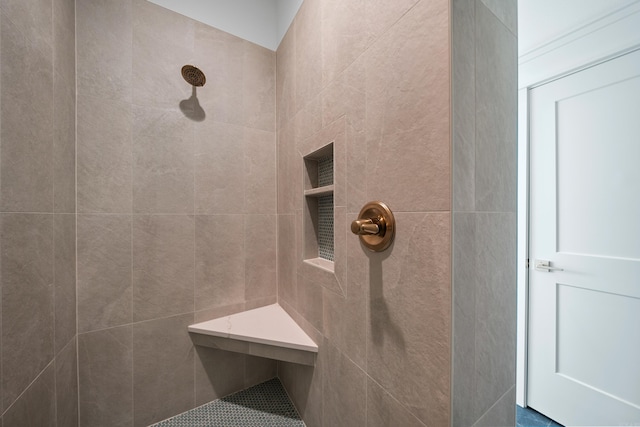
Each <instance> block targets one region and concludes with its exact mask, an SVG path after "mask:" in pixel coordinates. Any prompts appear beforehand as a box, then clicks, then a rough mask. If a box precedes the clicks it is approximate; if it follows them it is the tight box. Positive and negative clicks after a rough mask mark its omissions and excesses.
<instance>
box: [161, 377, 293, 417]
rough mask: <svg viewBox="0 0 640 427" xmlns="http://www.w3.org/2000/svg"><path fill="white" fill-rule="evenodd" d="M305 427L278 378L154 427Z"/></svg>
mask: <svg viewBox="0 0 640 427" xmlns="http://www.w3.org/2000/svg"><path fill="white" fill-rule="evenodd" d="M220 426H225V427H234V426H238V427H239V426H242V427H254V426H255V427H263V426H264V427H304V426H305V424H304V422H302V420H301V419H300V416H299V415H298V412H297V411H296V408H295V407H294V406H293V404H292V403H291V401H290V400H289V396H287V392H286V391H285V390H284V388H283V387H282V384H281V383H280V380H278V379H277V378H274V379H272V380H269V381H267V382H264V383H262V384H258V385H256V386H253V387H251V388H248V389H246V390H244V391H241V392H238V393H235V394H232V395H229V396H227V397H225V398H222V399H219V400H214V401H213V402H209V403H207V404H205V405H202V406H200V407H198V408H195V409H192V410H191V411H187V412H185V413H184V414H180V415H177V416H175V417H173V418H169V419H168V420H164V421H161V422H159V423H157V424H154V425H153V426H150V427H220Z"/></svg>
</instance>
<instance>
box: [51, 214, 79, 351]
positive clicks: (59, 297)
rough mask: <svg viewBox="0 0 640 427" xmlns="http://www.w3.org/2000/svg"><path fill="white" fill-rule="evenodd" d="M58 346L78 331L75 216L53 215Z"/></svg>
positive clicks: (60, 347)
mask: <svg viewBox="0 0 640 427" xmlns="http://www.w3.org/2000/svg"><path fill="white" fill-rule="evenodd" d="M53 250H54V279H53V280H54V295H55V350H56V353H57V352H59V351H61V350H62V348H63V347H64V346H66V345H67V344H68V343H69V341H70V340H71V339H72V338H73V337H74V336H75V335H76V333H77V332H76V216H75V215H71V214H55V215H53Z"/></svg>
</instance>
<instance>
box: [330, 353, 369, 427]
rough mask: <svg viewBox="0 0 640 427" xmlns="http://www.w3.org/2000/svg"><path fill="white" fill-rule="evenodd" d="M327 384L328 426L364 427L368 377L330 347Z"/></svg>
mask: <svg viewBox="0 0 640 427" xmlns="http://www.w3.org/2000/svg"><path fill="white" fill-rule="evenodd" d="M327 363H328V367H329V369H327V370H326V371H325V375H324V381H323V389H324V390H323V394H324V417H323V422H324V425H327V426H345V427H346V426H362V425H365V420H366V400H367V376H366V374H365V373H364V371H362V370H361V369H360V368H359V367H358V366H356V365H355V364H354V363H353V362H351V361H350V360H349V359H348V358H347V357H345V356H344V355H343V354H342V353H341V352H340V351H339V350H338V349H336V348H335V347H333V346H332V345H329V349H328V357H327Z"/></svg>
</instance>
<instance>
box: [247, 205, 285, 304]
mask: <svg viewBox="0 0 640 427" xmlns="http://www.w3.org/2000/svg"><path fill="white" fill-rule="evenodd" d="M244 218H245V219H244V239H245V241H244V247H245V261H244V262H245V264H244V265H245V267H244V268H245V289H244V299H245V300H253V299H259V298H266V297H269V296H271V295H276V293H277V281H276V280H277V274H276V266H277V264H276V256H277V243H276V242H277V229H276V227H277V222H276V216H275V215H245V217H244Z"/></svg>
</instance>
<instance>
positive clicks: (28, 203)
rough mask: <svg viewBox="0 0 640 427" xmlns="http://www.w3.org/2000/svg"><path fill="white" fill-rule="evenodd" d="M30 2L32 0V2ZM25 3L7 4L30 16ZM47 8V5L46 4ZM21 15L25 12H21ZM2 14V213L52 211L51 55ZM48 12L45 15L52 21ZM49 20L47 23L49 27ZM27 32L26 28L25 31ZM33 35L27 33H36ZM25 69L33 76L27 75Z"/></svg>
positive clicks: (25, 15) (0, 206)
mask: <svg viewBox="0 0 640 427" xmlns="http://www.w3.org/2000/svg"><path fill="white" fill-rule="evenodd" d="M30 3H33V2H30ZM29 7H31V8H33V10H34V11H35V9H36V7H37V5H36V4H31V5H30V6H29V5H28V4H27V5H23V6H21V5H19V4H18V3H17V2H10V5H8V8H9V9H11V10H13V9H15V11H14V12H15V13H16V14H18V15H20V16H15V17H14V18H16V19H17V20H18V21H19V20H20V19H30V18H29V15H30V12H29V10H31V9H29ZM49 13H51V7H50V5H49ZM23 15H24V16H23ZM9 17H11V14H10V12H8V11H5V10H4V9H3V13H2V27H1V31H2V37H1V39H2V42H1V48H2V63H1V64H0V74H1V78H2V91H1V93H0V100H1V102H2V108H1V114H0V116H1V117H0V120H1V121H2V133H1V143H0V149H1V150H2V158H1V162H0V196H1V197H0V208H1V209H2V210H3V211H5V212H7V211H8V212H51V210H52V208H53V185H52V182H53V163H52V161H51V159H52V156H53V69H52V66H53V62H52V61H53V57H52V52H51V47H50V45H49V44H47V43H45V42H44V39H39V40H34V39H29V38H27V37H25V34H24V31H23V30H22V28H21V27H20V26H17V25H18V24H14V23H13V22H12V21H10V20H9ZM50 18H51V17H49V20H50ZM50 25H51V23H50V22H49V26H50ZM27 32H28V30H27ZM36 36H37V34H31V37H36ZM25 70H29V73H31V75H33V76H34V78H33V79H25V78H24V73H25Z"/></svg>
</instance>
